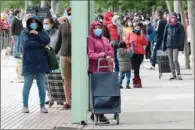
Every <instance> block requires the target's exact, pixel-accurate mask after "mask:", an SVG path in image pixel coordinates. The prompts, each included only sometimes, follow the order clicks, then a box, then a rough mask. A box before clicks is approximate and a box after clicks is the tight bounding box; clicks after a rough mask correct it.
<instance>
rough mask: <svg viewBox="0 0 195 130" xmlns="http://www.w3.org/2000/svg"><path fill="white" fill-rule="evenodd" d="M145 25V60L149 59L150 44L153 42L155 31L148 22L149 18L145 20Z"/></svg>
mask: <svg viewBox="0 0 195 130" xmlns="http://www.w3.org/2000/svg"><path fill="white" fill-rule="evenodd" d="M145 25H146V38H147V41H148V45H147V47H146V59H150V56H151V43H152V42H153V40H154V37H155V29H154V27H153V26H152V24H151V22H150V18H146V21H145Z"/></svg>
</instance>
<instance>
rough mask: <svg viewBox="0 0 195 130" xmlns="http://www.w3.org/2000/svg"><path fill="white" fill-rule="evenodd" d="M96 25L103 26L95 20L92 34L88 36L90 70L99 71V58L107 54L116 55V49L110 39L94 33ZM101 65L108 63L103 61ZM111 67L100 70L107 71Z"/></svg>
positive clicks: (91, 30)
mask: <svg viewBox="0 0 195 130" xmlns="http://www.w3.org/2000/svg"><path fill="white" fill-rule="evenodd" d="M96 25H100V26H102V25H101V24H100V23H99V22H97V21H94V22H93V23H92V24H91V28H90V35H89V36H88V37H87V54H88V57H89V68H88V72H97V65H98V59H99V58H104V56H105V54H107V55H109V56H111V57H112V58H113V57H114V51H113V49H112V47H111V45H110V43H109V41H108V39H107V38H105V37H104V36H103V35H101V36H100V37H96V36H95V34H94V33H93V30H94V27H95V26H96ZM100 65H101V66H105V65H108V64H107V61H102V62H101V64H100ZM107 71H109V69H100V72H107Z"/></svg>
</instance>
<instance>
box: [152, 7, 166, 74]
mask: <svg viewBox="0 0 195 130" xmlns="http://www.w3.org/2000/svg"><path fill="white" fill-rule="evenodd" d="M156 18H157V27H156V29H155V30H156V36H155V38H154V42H153V45H152V57H151V63H152V66H151V67H149V69H150V70H154V69H155V65H156V54H157V51H158V50H161V49H162V39H163V34H164V29H165V26H166V24H167V22H166V21H165V20H164V18H163V12H162V11H158V10H157V11H156Z"/></svg>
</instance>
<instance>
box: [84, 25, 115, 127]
mask: <svg viewBox="0 0 195 130" xmlns="http://www.w3.org/2000/svg"><path fill="white" fill-rule="evenodd" d="M102 32H103V27H102V24H101V23H99V22H98V21H94V22H93V23H92V24H91V28H90V35H89V36H88V37H87V54H88V57H89V68H88V73H89V74H90V73H93V72H97V64H98V59H99V58H105V59H106V61H104V62H102V63H101V64H100V65H101V66H107V65H108V64H112V58H113V57H114V51H113V49H112V47H111V45H110V43H109V40H108V39H107V38H106V37H104V36H103V34H102ZM109 71H111V70H110V69H107V68H106V69H105V68H104V69H103V68H102V69H100V72H109ZM91 119H92V120H94V115H93V114H92V115H91ZM100 121H101V122H103V123H106V124H109V121H108V119H107V118H106V117H105V116H104V115H100Z"/></svg>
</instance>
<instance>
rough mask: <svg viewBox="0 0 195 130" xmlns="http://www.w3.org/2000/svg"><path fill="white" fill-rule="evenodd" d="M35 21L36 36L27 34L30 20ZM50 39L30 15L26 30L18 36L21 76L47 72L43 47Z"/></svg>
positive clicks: (41, 26)
mask: <svg viewBox="0 0 195 130" xmlns="http://www.w3.org/2000/svg"><path fill="white" fill-rule="evenodd" d="M31 19H36V20H37V21H38V25H39V27H38V29H37V31H38V32H39V33H38V35H34V34H29V32H30V31H31V28H30V27H29V26H30V20H31ZM49 42H50V38H49V36H48V34H47V32H45V31H43V25H42V23H41V21H39V19H38V18H37V17H36V16H35V15H32V16H31V17H30V18H29V19H28V20H27V28H26V29H25V30H23V31H22V32H21V34H20V44H21V47H22V52H23V54H22V75H23V76H25V75H34V74H37V73H47V72H49V67H48V63H47V56H46V51H45V48H44V46H46V45H48V44H49Z"/></svg>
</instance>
